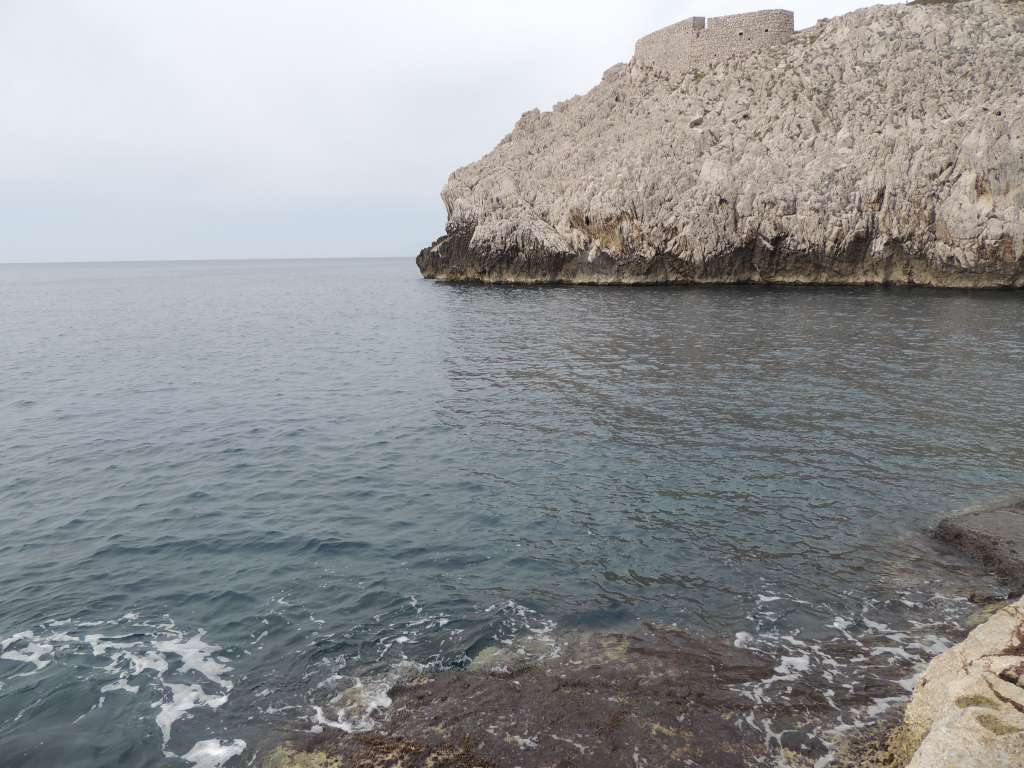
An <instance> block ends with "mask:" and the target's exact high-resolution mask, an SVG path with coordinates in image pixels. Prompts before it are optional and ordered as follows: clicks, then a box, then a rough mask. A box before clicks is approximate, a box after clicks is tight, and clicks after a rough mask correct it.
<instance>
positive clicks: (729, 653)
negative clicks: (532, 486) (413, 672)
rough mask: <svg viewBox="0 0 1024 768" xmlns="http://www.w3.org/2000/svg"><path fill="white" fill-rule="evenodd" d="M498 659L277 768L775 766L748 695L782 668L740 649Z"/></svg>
mask: <svg viewBox="0 0 1024 768" xmlns="http://www.w3.org/2000/svg"><path fill="white" fill-rule="evenodd" d="M486 656H487V658H486V660H484V661H483V662H482V663H480V664H477V665H475V666H474V667H473V668H472V669H466V670H450V671H446V672H440V673H437V674H433V675H430V676H428V677H425V678H422V679H418V680H415V681H413V682H411V683H408V684H404V685H398V686H396V687H394V688H392V689H391V690H390V692H389V695H390V696H391V698H392V699H393V702H394V703H393V706H392V708H391V710H390V711H389V712H388V715H387V717H386V718H385V719H384V720H383V721H382V722H381V723H380V724H379V725H378V726H377V727H376V728H374V729H373V731H372V732H364V733H343V732H340V731H335V732H331V733H325V734H322V735H320V736H318V737H315V739H314V741H313V742H312V743H310V744H306V745H298V746H297V747H295V748H284V749H282V750H279V751H278V752H277V753H276V754H275V755H274V757H273V758H272V760H271V762H269V763H268V764H267V765H268V768H307V767H308V766H309V767H311V766H321V765H322V766H344V767H345V768H378V767H379V768H384V766H394V765H402V766H406V768H413V767H418V766H432V767H433V768H471V767H472V768H492V767H493V768H498V767H501V768H504V767H505V766H520V768H542V767H547V766H578V767H580V768H586V767H587V766H592V767H593V768H615V767H616V766H620V767H621V768H637V766H648V768H654V767H655V766H680V767H681V768H682V767H683V766H693V765H699V766H715V767H716V768H744V767H745V766H749V765H754V764H760V763H761V762H763V761H765V760H766V759H768V757H769V756H770V755H771V754H772V750H771V749H770V747H769V745H768V744H767V743H766V739H765V735H764V733H763V732H762V731H761V730H759V729H757V728H755V727H753V726H752V713H753V712H754V711H755V702H754V701H753V700H752V699H751V697H750V696H749V695H746V694H744V692H743V690H742V686H743V685H744V684H747V683H750V682H751V681H754V680H761V679H764V678H766V677H768V676H770V675H772V674H773V670H774V669H775V662H774V661H773V660H771V659H769V658H767V657H765V656H763V655H760V654H758V653H755V652H751V651H749V650H745V649H742V648H737V647H736V646H735V645H734V644H733V643H732V642H730V641H727V640H724V639H722V640H708V639H702V638H699V637H695V636H693V635H690V634H688V633H685V632H682V631H680V630H677V629H672V628H666V627H648V628H647V629H646V630H645V631H644V632H643V633H638V634H630V635H614V634H594V635H583V636H578V637H574V638H573V639H572V640H571V641H570V642H568V643H567V645H565V646H563V647H561V649H560V653H559V655H558V656H547V657H545V658H543V659H542V660H539V661H536V662H532V663H531V662H528V661H526V660H524V659H522V658H520V657H516V658H515V659H509V660H507V661H509V663H505V662H506V660H505V659H502V658H501V657H500V655H499V654H497V653H489V654H486ZM494 662H499V663H498V664H495V663H494ZM511 662H515V663H511ZM775 707H776V708H775V709H774V710H773V719H777V720H778V722H779V723H785V722H787V721H792V722H797V721H799V720H801V719H802V718H804V717H805V716H806V714H807V713H808V712H813V711H820V712H826V711H829V710H830V708H831V705H830V703H829V702H828V700H827V697H825V696H823V695H821V693H820V692H817V691H813V690H794V691H793V693H792V696H791V697H790V698H788V699H787V700H786V701H784V702H783V701H780V702H778V703H777V705H775ZM783 727H785V726H783V725H780V728H783ZM785 747H786V748H787V749H788V750H789V751H791V752H792V753H793V754H799V755H805V756H807V757H806V759H807V760H809V761H810V763H809V764H811V763H813V761H814V759H815V758H817V757H818V756H820V755H822V754H824V747H823V745H822V744H820V743H819V742H817V741H816V740H815V739H814V738H813V737H811V736H807V735H801V734H799V733H796V732H794V733H793V734H792V735H791V736H790V737H788V738H787V744H786V745H785ZM311 760H312V762H310V761H311Z"/></svg>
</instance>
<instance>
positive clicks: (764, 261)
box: [416, 227, 1024, 290]
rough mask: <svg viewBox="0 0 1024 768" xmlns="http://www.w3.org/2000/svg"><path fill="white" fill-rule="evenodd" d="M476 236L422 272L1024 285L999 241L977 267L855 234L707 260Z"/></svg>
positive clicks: (540, 278)
mask: <svg viewBox="0 0 1024 768" xmlns="http://www.w3.org/2000/svg"><path fill="white" fill-rule="evenodd" d="M472 240H473V232H472V230H471V229H469V228H460V227H451V228H450V229H449V232H448V234H446V235H444V236H443V237H441V238H439V239H438V240H437V241H436V242H434V244H433V245H431V246H430V247H429V248H426V249H424V250H423V251H421V252H420V254H419V256H418V257H417V259H416V264H417V266H418V267H419V269H420V272H421V273H422V274H423V276H424V277H426V278H428V279H432V280H438V281H440V282H470V283H489V284H534V285H545V284H572V285H669V284H674V285H699V284H750V285H756V284H764V285H855V286H856V285H859V286H921V287H932V288H981V289H1003V290H1007V289H1019V288H1022V287H1024V261H1014V260H1013V259H1012V258H1010V259H1008V258H1006V252H1005V250H1004V249H1003V248H1001V247H999V248H996V249H993V250H992V251H990V252H988V253H982V254H979V256H978V259H977V261H976V264H975V266H974V267H973V268H972V269H969V270H967V269H957V268H956V267H954V266H951V265H950V266H945V267H943V266H941V265H938V264H936V262H935V261H934V260H933V259H929V258H927V257H925V256H921V255H915V254H912V253H910V252H908V251H906V250H905V249H904V248H903V246H902V245H900V244H897V243H892V244H890V245H889V246H888V247H887V249H886V252H885V253H884V254H883V255H877V254H872V253H870V248H871V243H870V241H869V240H868V239H860V240H854V241H853V242H851V243H849V244H847V245H845V246H843V248H842V249H840V250H836V251H833V252H831V253H808V252H804V251H794V250H789V249H787V246H786V244H785V243H784V242H777V243H775V244H773V243H768V242H767V241H762V242H757V243H754V244H752V245H749V246H745V247H742V248H738V249H736V250H734V251H731V252H728V253H724V254H720V255H716V256H712V257H710V258H708V259H706V260H704V261H702V262H701V263H697V262H695V261H693V260H688V259H682V258H680V257H678V256H674V255H672V254H665V253H657V254H655V255H654V256H652V257H645V256H642V255H619V254H615V253H612V252H610V251H600V252H597V253H595V254H591V253H564V252H556V251H550V250H545V249H544V248H543V247H541V246H537V247H534V248H528V249H522V248H518V247H512V248H507V249H504V250H500V251H493V250H489V249H478V248H476V247H474V245H473V243H472ZM1011 256H1012V254H1011Z"/></svg>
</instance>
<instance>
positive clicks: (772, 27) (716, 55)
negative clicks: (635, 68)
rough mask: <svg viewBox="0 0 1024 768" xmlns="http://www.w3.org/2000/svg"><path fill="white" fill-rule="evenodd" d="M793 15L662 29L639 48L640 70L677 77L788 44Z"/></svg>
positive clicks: (743, 16) (694, 21)
mask: <svg viewBox="0 0 1024 768" xmlns="http://www.w3.org/2000/svg"><path fill="white" fill-rule="evenodd" d="M793 32H794V21H793V12H792V11H783V10H769V11H756V12H754V13H740V14H737V15H735V16H719V17H717V18H711V19H706V20H705V19H704V17H702V16H696V17H694V18H691V19H686V20H685V21H681V22H679V23H678V24H673V25H672V26H669V27H665V28H664V29H660V30H658V31H657V32H654V33H652V34H650V35H647V37H644V38H642V39H641V40H640V41H639V42H638V43H637V44H636V57H635V61H636V63H637V64H639V65H640V66H644V67H650V68H651V69H655V70H658V71H661V72H666V73H670V74H676V73H681V72H688V71H690V70H694V69H705V68H707V67H709V66H711V65H713V64H715V63H717V62H719V61H723V60H725V59H728V58H732V57H735V56H741V55H744V54H749V53H752V52H754V51H758V50H762V49H764V48H768V47H770V46H772V45H779V44H782V43H785V42H787V41H788V40H789V39H790V38H791V37H792V36H793Z"/></svg>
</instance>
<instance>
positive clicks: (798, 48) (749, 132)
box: [417, 0, 1024, 288]
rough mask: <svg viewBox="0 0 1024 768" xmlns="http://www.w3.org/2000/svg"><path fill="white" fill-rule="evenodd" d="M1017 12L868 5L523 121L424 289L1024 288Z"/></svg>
mask: <svg viewBox="0 0 1024 768" xmlns="http://www.w3.org/2000/svg"><path fill="white" fill-rule="evenodd" d="M1022 61H1024V3H1020V2H1001V1H1000V0H971V1H970V2H961V3H944V4H938V5H934V4H930V5H913V6H902V5H893V6H882V7H875V8H868V9H865V10H861V11H857V12H854V13H851V14H848V15H846V16H843V17H839V18H835V19H830V20H825V21H823V22H820V23H819V24H818V25H816V26H815V27H812V28H811V29H808V30H804V31H802V32H798V33H796V34H795V35H794V36H793V37H792V38H790V41H789V42H788V43H785V44H783V45H776V46H774V47H770V48H767V49H765V50H761V51H758V52H754V53H752V54H750V55H747V56H740V57H736V58H733V59H731V60H729V61H726V62H724V63H719V64H715V65H712V66H709V67H708V68H707V69H706V70H704V71H690V72H686V73H682V74H666V73H665V72H663V71H658V70H654V69H652V68H645V67H642V66H640V65H639V64H637V62H636V61H634V62H631V63H630V64H628V65H619V66H616V67H613V68H611V69H610V70H608V72H607V73H606V74H605V76H604V79H603V80H602V82H601V83H600V84H599V85H598V86H597V87H596V88H594V89H593V90H592V91H590V92H589V93H588V94H586V95H585V96H578V97H575V98H573V99H570V100H568V101H566V102H562V103H560V104H558V105H556V106H555V108H554V110H553V111H551V112H543V113H542V112H539V111H533V112H528V113H526V114H525V115H523V117H522V119H521V120H520V121H519V123H518V124H517V125H516V127H515V130H513V132H512V133H511V134H510V135H509V136H508V137H506V138H505V139H504V140H503V141H502V142H501V144H500V145H499V146H498V147H497V148H496V149H495V150H494V151H492V152H491V153H490V154H489V155H487V156H486V157H484V158H483V159H482V160H480V161H479V162H476V163H474V164H472V165H469V166H467V167H465V168H462V169H460V170H458V171H456V172H455V173H454V174H453V175H452V177H451V179H450V180H449V182H448V184H447V186H446V187H445V189H444V192H443V194H442V197H443V199H444V202H445V205H446V206H447V209H448V215H449V221H448V227H447V233H446V234H445V236H443V237H442V238H440V239H439V240H438V241H437V242H435V243H434V245H433V246H431V247H430V248H427V249H426V250H424V251H423V252H422V253H421V254H420V256H419V258H418V259H417V263H418V264H419V267H420V269H421V271H422V272H423V274H424V275H425V276H427V277H431V278H437V279H442V280H479V281H485V282H593V283H656V282H765V283H768V282H792V283H825V282H828V283H849V284H880V283H897V284H925V285H942V286H959V287H1017V288H1019V287H1024V79H1022V76H1021V72H1022V69H1021V66H1022V65H1021V62H1022Z"/></svg>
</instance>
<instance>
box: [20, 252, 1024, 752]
mask: <svg viewBox="0 0 1024 768" xmlns="http://www.w3.org/2000/svg"><path fill="white" fill-rule="evenodd" d="M1022 412H1024V295H1022V294H1020V293H1017V294H1014V293H956V292H938V291H925V290H920V291H908V290H847V289H814V288H809V289H786V288H778V289H764V288H745V287H736V288H700V289H694V288H683V289H673V288H651V289H647V288H627V289H617V288H486V287H478V286H452V285H439V284H433V283H430V282H427V281H424V280H422V279H420V277H419V275H418V273H417V271H416V268H415V265H414V264H413V263H412V261H410V260H378V261H370V260H367V261H359V260H352V261H322V262H250V263H227V262H225V263H179V264H170V263H163V264H102V265H101V264H94V265H74V266H67V265H60V266H56V265H54V266H0V765H2V766H3V768H11V767H13V766H47V767H49V766H62V767H63V768H101V767H106V766H113V765H118V766H152V765H166V766H181V767H182V768H184V767H185V766H189V765H196V766H202V768H211V767H213V766H219V765H222V764H226V765H230V766H235V765H247V764H249V763H250V761H251V760H253V758H254V757H256V756H258V755H260V754H265V751H266V749H267V748H268V747H269V746H271V745H272V744H273V742H274V741H275V740H278V739H281V738H284V737H287V736H289V735H291V734H293V733H294V732H296V731H303V730H310V729H316V728H323V727H346V728H351V727H358V726H359V725H365V721H366V720H367V719H369V718H372V716H373V714H374V712H373V707H374V706H376V705H381V706H382V705H383V704H385V703H386V700H385V697H383V690H384V688H385V687H386V682H387V681H389V680H392V679H394V675H396V674H398V672H397V670H400V669H401V668H402V667H403V665H404V666H412V665H415V664H433V665H435V666H443V665H450V664H461V663H465V661H466V660H467V659H468V658H470V657H472V656H474V655H475V654H477V653H479V651H480V650H481V649H483V648H484V647H486V646H489V645H493V644H495V643H502V642H506V643H513V644H514V643H516V642H519V641H520V640H521V639H522V638H524V637H529V638H533V639H538V638H539V639H543V640H547V641H550V642H552V643H553V644H554V643H557V637H558V636H559V634H560V633H569V632H577V631H592V630H621V629H627V630H628V629H629V628H630V627H635V626H636V625H637V622H638V621H653V622H661V623H674V624H678V625H679V626H680V627H683V628H686V629H689V630H692V631H694V632H699V633H702V634H705V635H711V636H725V637H730V638H732V637H735V638H736V642H738V643H741V644H747V645H755V646H757V647H759V648H761V649H763V650H765V651H766V652H777V653H778V655H779V658H780V667H779V674H778V676H777V677H778V680H779V681H783V682H785V681H793V680H795V679H797V678H798V677H799V675H800V674H802V673H804V672H806V673H807V674H814V673H815V672H816V671H817V673H818V674H819V675H820V674H822V669H823V668H824V667H828V666H829V665H830V664H832V665H833V666H835V662H834V661H830V660H829V659H828V658H827V657H825V656H823V655H822V654H823V653H824V652H823V651H820V650H816V649H820V648H822V647H825V646H824V645H820V644H821V643H827V642H829V641H830V640H834V639H835V638H836V637H846V638H850V639H851V640H856V642H858V643H861V642H863V643H864V644H865V647H866V648H869V649H870V650H869V652H868V653H867V656H869V657H870V658H872V659H875V660H876V662H875V663H876V668H875V671H874V673H873V674H876V675H879V676H882V677H884V676H885V674H886V672H885V670H886V669H891V675H890V676H891V677H892V679H893V680H894V681H899V680H900V679H902V678H905V677H906V676H907V675H908V674H912V672H913V669H910V670H909V672H908V665H909V666H913V665H919V663H920V661H921V659H924V658H927V656H928V655H929V654H930V653H933V652H936V651H937V650H941V648H942V647H945V646H946V645H948V643H949V642H952V641H953V640H954V639H955V638H956V637H957V632H958V630H956V629H955V627H954V625H953V624H952V623H951V619H954V618H956V619H959V618H962V617H963V616H964V615H965V614H966V613H968V612H969V611H970V608H969V606H968V605H967V604H966V601H965V600H964V599H963V597H964V595H966V594H968V593H969V591H970V589H971V588H972V587H974V586H978V587H979V588H989V587H990V586H991V585H990V584H989V583H988V581H987V577H985V576H984V575H983V574H979V573H977V572H976V571H973V570H972V566H969V565H967V564H966V563H963V562H962V561H960V560H958V559H956V558H955V557H954V556H952V555H950V554H947V553H942V552H940V551H938V550H936V549H935V548H934V547H932V546H931V545H930V544H929V543H928V540H927V538H926V537H925V536H924V535H923V534H924V532H925V531H927V529H928V528H929V527H930V526H931V525H933V524H934V523H935V522H936V521H937V520H938V519H939V518H940V517H941V516H942V515H943V513H945V512H948V511H950V510H956V509H959V508H962V507H965V506H967V505H971V504H977V503H984V502H986V501H988V500H991V499H997V498H999V497H1005V496H1010V495H1017V494H1020V492H1021V489H1022V487H1024V451H1022V446H1024V419H1021V414H1022ZM773 649H774V650H773ZM908 649H909V650H908ZM823 665H824V666H823ZM863 666H864V665H863V664H861V665H860V667H859V668H860V669H861V672H862V668H863ZM836 668H838V667H836ZM861 672H856V671H852V670H851V671H848V672H843V673H842V674H840V673H838V672H836V671H835V669H833V671H832V673H830V674H832V678H829V679H830V680H831V683H833V684H834V685H835V687H836V689H837V690H838V689H841V688H843V686H847V687H848V688H849V689H851V690H852V689H853V687H854V686H856V685H860V684H861V682H862V681H861V680H860V678H858V677H857V675H858V674H861ZM357 682H358V684H359V685H361V686H362V689H361V690H363V691H364V692H365V693H366V695H365V697H364V699H365V700H364V701H363V702H362V703H361V706H360V707H354V708H346V706H345V705H344V704H339V703H338V702H337V701H336V697H337V696H338V694H339V692H341V691H344V690H346V689H348V688H351V687H352V686H353V685H356V683H357ZM904 683H905V681H904ZM375 686H376V687H375ZM766 690H768V691H769V694H770V688H769V689H766ZM779 695H782V693H780V694H779ZM351 700H352V697H351V695H350V696H349V697H348V698H346V699H345V701H346V702H348V701H351ZM243 742H244V744H243Z"/></svg>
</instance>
